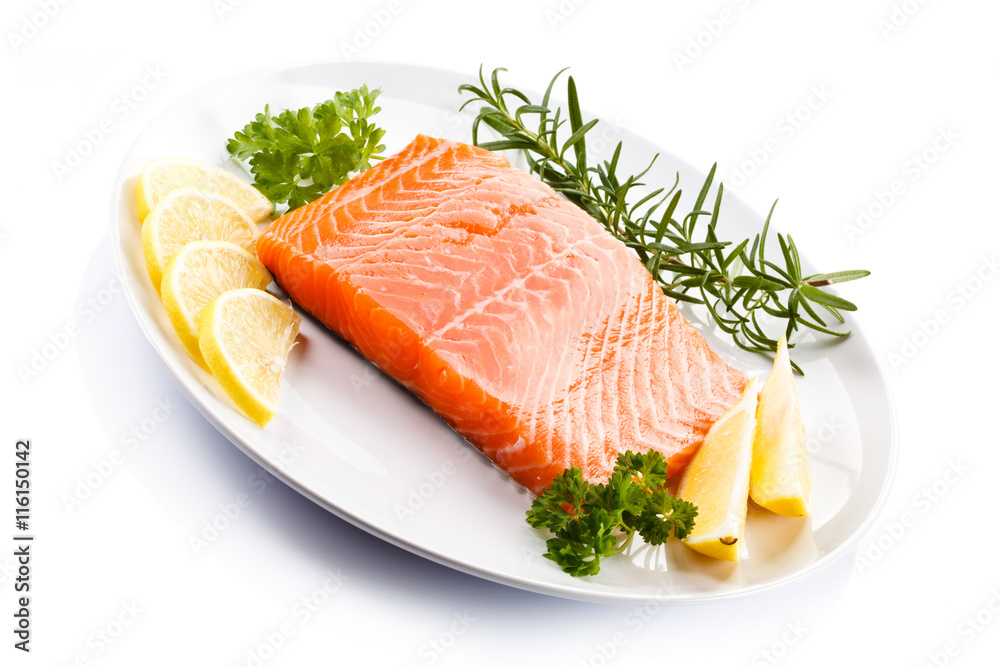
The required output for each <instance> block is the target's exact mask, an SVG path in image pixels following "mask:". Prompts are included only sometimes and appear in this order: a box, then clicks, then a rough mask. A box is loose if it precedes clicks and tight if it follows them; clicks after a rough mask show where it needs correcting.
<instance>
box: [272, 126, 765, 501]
mask: <svg viewBox="0 0 1000 667" xmlns="http://www.w3.org/2000/svg"><path fill="white" fill-rule="evenodd" d="M257 253H258V255H259V257H260V260H261V261H262V262H263V263H264V264H265V265H266V266H267V268H268V269H270V270H271V272H272V273H273V274H274V276H275V278H276V280H277V281H278V284H280V285H281V287H282V288H283V289H284V290H285V291H286V292H287V293H288V294H289V296H291V298H292V299H293V300H294V301H295V302H297V303H298V304H299V305H300V306H301V307H302V308H304V309H305V310H307V311H308V312H310V313H312V314H313V315H314V316H315V317H316V318H317V319H319V320H320V321H321V322H323V323H324V324H325V325H326V326H328V327H329V328H330V329H332V330H333V331H334V332H335V333H336V334H337V335H339V336H340V337H342V338H343V339H344V340H346V341H347V342H348V343H350V344H351V345H353V346H354V347H355V348H356V349H357V350H358V351H360V352H361V354H363V355H364V356H365V357H367V358H368V359H369V360H371V361H372V362H374V363H375V364H376V365H377V366H378V367H379V368H381V369H382V370H383V371H384V372H385V373H387V374H388V375H390V376H391V377H393V378H394V379H395V380H396V381H398V382H399V383H401V384H402V385H403V386H404V387H406V388H407V389H409V390H410V391H412V392H413V393H414V394H416V396H418V397H419V398H420V399H421V400H422V401H423V402H424V403H426V404H427V405H428V406H429V407H430V408H431V409H433V410H434V411H435V412H436V413H437V414H438V415H440V416H441V417H442V418H443V419H444V420H445V421H446V422H447V423H448V424H450V425H451V426H452V427H453V428H454V429H455V430H456V431H458V432H459V433H460V434H462V435H463V436H464V437H465V438H466V439H467V440H468V441H469V442H471V443H472V444H474V445H475V446H476V447H477V448H479V449H480V450H481V451H482V452H483V453H484V454H485V455H486V456H488V457H489V458H490V459H492V460H493V461H494V462H495V463H496V464H497V465H498V466H500V468H502V469H503V470H505V471H506V472H507V473H508V474H509V475H510V476H511V477H512V478H513V479H515V480H516V481H517V482H519V483H521V484H522V485H524V486H525V487H527V488H528V489H530V490H531V491H534V492H535V493H539V492H541V491H542V490H543V489H544V488H545V487H546V486H548V485H549V484H550V483H551V482H552V479H553V478H554V477H555V476H556V475H557V474H559V473H560V472H562V471H563V470H565V469H566V468H568V467H569V466H571V465H575V466H577V467H579V468H581V469H582V470H583V474H584V477H585V478H586V479H588V480H590V481H594V482H599V481H604V480H605V479H607V477H608V476H609V475H610V473H611V469H612V468H613V466H614V462H615V459H616V457H617V455H618V453H619V452H623V451H625V450H633V451H636V452H645V451H647V450H649V449H656V450H658V451H660V452H662V453H663V454H664V456H665V457H666V458H667V461H668V466H669V472H670V473H671V474H673V473H675V472H677V471H678V470H679V469H680V468H682V467H683V466H684V464H686V463H687V461H688V459H689V458H690V457H691V455H692V454H693V453H694V452H695V450H696V449H697V447H698V445H699V444H700V443H701V442H702V440H703V439H704V436H705V434H706V432H707V431H708V428H709V427H710V426H711V425H712V423H713V422H715V420H716V419H718V418H719V417H720V416H722V414H723V413H725V412H726V410H728V409H729V408H730V407H731V406H732V405H734V404H735V403H736V401H737V400H738V399H739V397H740V394H741V393H742V391H743V387H744V385H745V383H746V377H745V376H744V375H743V373H741V372H739V371H737V370H735V369H733V368H731V367H730V366H728V365H727V364H726V363H725V362H723V361H722V360H721V359H720V358H719V357H718V355H716V354H715V353H714V352H713V351H712V350H711V349H710V348H709V346H708V343H707V342H706V341H705V339H704V338H703V337H702V336H701V334H700V333H699V332H698V331H697V330H695V329H694V327H692V326H691V324H690V323H689V322H688V321H687V320H686V319H685V318H684V317H683V316H682V315H681V313H680V312H679V311H678V310H677V308H676V307H675V306H674V304H673V302H672V301H671V300H670V299H669V298H667V297H666V296H665V295H664V294H663V292H662V291H661V290H660V288H659V287H658V286H657V285H656V283H655V282H654V281H653V279H652V277H651V276H650V275H649V273H648V272H647V271H646V269H645V268H644V267H643V265H642V263H641V262H640V261H639V259H638V258H637V257H636V256H635V254H634V253H633V252H632V251H631V250H629V249H628V248H626V247H625V246H624V245H623V244H622V243H621V242H619V241H618V240H617V239H615V238H614V237H613V236H612V235H611V234H609V233H608V232H607V231H606V230H605V229H604V228H603V227H602V226H601V225H600V224H599V223H598V222H597V221H595V220H594V219H592V218H591V217H589V216H588V215H587V214H586V213H585V212H584V211H582V210H581V209H580V208H579V207H577V206H576V205H574V204H572V203H571V202H569V201H567V200H566V199H565V198H563V197H561V196H560V195H558V194H557V193H556V192H555V191H554V190H552V189H551V188H550V187H549V186H547V185H545V184H544V183H542V182H540V181H539V180H538V179H536V178H535V177H533V176H532V175H530V174H528V173H525V172H524V171H522V170H520V169H516V168H514V167H512V166H510V164H509V163H508V162H507V160H506V158H504V157H503V156H501V155H499V154H496V153H491V152H489V151H486V150H483V149H480V148H477V147H474V146H469V145H466V144H461V143H456V142H452V141H446V140H442V139H434V138H430V137H426V136H418V137H417V138H416V139H415V140H414V141H413V142H412V143H411V144H410V145H408V146H407V147H406V148H404V149H403V150H402V151H401V152H400V153H398V154H396V155H395V156H393V157H391V158H389V159H387V160H385V161H384V162H382V163H381V164H379V165H378V166H376V167H374V168H373V169H370V170H368V171H366V172H363V173H362V174H360V175H358V176H357V177H355V178H354V179H352V180H351V181H349V182H348V183H346V184H344V185H343V186H341V187H340V188H338V189H336V190H334V191H332V192H330V193H328V194H326V195H325V196H323V197H321V198H320V199H318V200H316V201H315V202H313V203H311V204H308V205H306V206H303V207H301V208H298V209H296V210H295V211H292V212H290V213H288V214H286V215H284V216H282V217H281V218H279V219H278V220H277V221H275V222H274V223H273V224H272V225H271V226H270V227H269V228H268V229H267V230H266V231H265V232H264V233H263V234H262V235H261V237H260V238H259V239H258V242H257Z"/></svg>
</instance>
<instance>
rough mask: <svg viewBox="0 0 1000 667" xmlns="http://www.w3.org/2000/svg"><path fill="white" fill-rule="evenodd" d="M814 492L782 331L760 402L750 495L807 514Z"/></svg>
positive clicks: (769, 504)
mask: <svg viewBox="0 0 1000 667" xmlns="http://www.w3.org/2000/svg"><path fill="white" fill-rule="evenodd" d="M811 493H812V480H811V478H810V477H809V456H808V454H807V453H806V432H805V426H804V425H803V423H802V413H801V411H800V410H799V398H798V395H797V393H796V391H795V384H794V380H793V377H792V365H791V363H790V362H789V360H788V345H787V343H786V341H785V337H784V336H782V337H781V340H780V341H778V351H777V354H776V355H775V357H774V369H773V370H772V371H771V374H770V375H769V376H768V377H767V381H766V382H764V387H763V389H761V392H760V403H759V404H758V406H757V437H756V440H755V441H754V445H753V465H752V466H751V467H750V497H751V498H752V499H753V501H754V502H755V503H757V504H758V505H760V506H761V507H763V508H765V509H769V510H771V511H772V512H775V513H777V514H783V515H785V516H806V515H807V514H809V512H810V510H811V501H810V495H811Z"/></svg>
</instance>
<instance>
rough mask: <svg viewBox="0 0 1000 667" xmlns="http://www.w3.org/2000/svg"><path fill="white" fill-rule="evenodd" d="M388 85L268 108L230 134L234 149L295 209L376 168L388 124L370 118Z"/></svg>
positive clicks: (264, 190) (267, 188) (258, 179)
mask: <svg viewBox="0 0 1000 667" xmlns="http://www.w3.org/2000/svg"><path fill="white" fill-rule="evenodd" d="M381 92H382V91H381V90H380V89H378V88H376V89H375V90H372V91H369V90H368V86H361V87H360V88H357V89H355V90H352V91H350V92H346V93H344V92H337V93H336V94H334V96H333V99H330V100H327V101H326V102H322V103H320V104H317V105H316V106H314V107H312V108H309V107H304V108H302V109H299V110H298V111H292V110H290V109H285V110H284V111H282V112H281V113H279V114H278V115H277V116H272V115H271V109H270V106H269V105H265V107H264V113H259V114H257V116H256V118H255V119H254V120H253V121H252V122H251V123H249V124H248V125H247V126H246V127H244V128H243V129H242V130H241V131H239V132H237V133H236V134H235V136H234V137H233V138H232V139H230V140H229V142H228V143H227V145H226V148H227V149H228V150H229V153H230V154H231V155H233V156H234V157H236V158H239V159H241V160H249V162H250V171H251V173H252V174H253V177H254V186H255V187H256V188H257V189H258V190H260V192H261V194H263V195H264V196H265V197H267V198H268V199H269V200H271V203H272V204H274V205H275V206H277V205H278V204H282V203H284V202H288V209H289V210H291V209H295V208H298V207H299V206H302V205H303V204H307V203H309V202H311V201H313V200H314V199H317V198H318V197H319V196H320V195H322V194H323V193H325V192H329V191H330V189H332V188H333V187H335V186H338V185H342V184H343V183H346V182H347V180H348V178H349V177H350V175H351V174H352V173H355V172H359V171H364V170H365V169H369V168H371V161H372V160H381V159H383V156H381V155H378V153H381V152H382V151H384V150H385V146H384V145H382V144H380V143H379V141H381V139H382V137H383V136H384V135H385V130H382V129H381V128H379V127H377V126H375V125H373V124H372V123H370V122H369V120H368V119H369V118H370V117H371V116H374V115H375V114H377V113H378V112H379V111H380V110H381V108H380V107H377V106H375V100H376V98H378V96H379V93H381Z"/></svg>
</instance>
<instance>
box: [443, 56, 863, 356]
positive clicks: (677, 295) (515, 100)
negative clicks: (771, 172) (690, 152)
mask: <svg viewBox="0 0 1000 667" xmlns="http://www.w3.org/2000/svg"><path fill="white" fill-rule="evenodd" d="M505 71H506V70H505V69H504V68H497V69H495V70H493V74H492V76H491V77H490V81H489V82H488V83H487V81H486V78H485V77H484V75H483V70H482V68H480V70H479V83H480V85H479V86H476V85H473V84H463V85H461V86H459V92H466V93H470V94H471V95H472V96H473V97H472V99H469V100H467V101H466V102H465V103H464V104H463V105H462V108H463V109H464V108H465V106H467V105H469V104H472V103H475V102H479V103H481V106H480V108H479V112H478V115H477V116H476V118H475V120H474V121H473V124H472V141H473V143H474V144H476V145H477V146H481V147H482V148H486V149H488V150H494V151H499V150H512V149H513V150H520V151H523V153H524V155H525V157H526V159H527V161H528V165H529V167H530V169H531V171H532V172H533V173H535V174H537V175H538V177H539V178H540V179H541V180H542V181H544V182H545V183H548V184H549V185H550V186H551V187H552V188H553V189H554V190H556V191H558V192H560V193H562V194H563V195H564V196H565V197H566V198H567V199H569V200H570V201H572V202H573V203H575V204H577V205H578V206H580V207H581V208H582V209H583V210H585V211H587V213H589V214H590V215H591V216H593V217H594V218H595V219H596V220H597V221H598V222H600V223H601V224H602V225H604V227H605V228H606V229H607V230H608V231H609V232H611V234H613V235H614V236H615V237H616V238H618V239H619V240H620V241H622V242H623V243H624V244H625V245H627V246H628V247H630V248H632V249H633V250H634V251H635V252H636V254H637V255H638V256H639V259H641V260H642V262H643V264H644V265H645V267H646V269H647V270H648V271H649V272H650V274H651V275H652V276H653V278H654V279H655V280H656V282H657V283H659V285H660V287H661V288H662V289H663V293H664V294H666V295H667V296H669V297H671V298H673V299H675V300H677V301H686V302H689V303H696V304H703V305H705V306H707V308H708V311H709V313H711V315H712V319H713V320H715V322H716V323H717V324H718V326H719V327H720V328H721V329H722V330H723V331H725V332H726V333H728V334H730V335H731V336H732V337H733V340H734V341H735V342H736V345H738V346H739V347H740V348H742V349H744V350H748V351H750V352H757V353H761V354H767V353H769V352H774V351H775V350H776V349H777V345H778V338H780V335H779V336H774V335H773V334H771V333H769V332H767V331H766V329H767V328H771V327H768V322H767V317H765V316H770V317H773V318H777V319H778V320H786V321H787V322H786V324H785V326H784V333H785V335H786V336H788V337H789V338H791V335H792V333H793V332H795V331H796V330H798V329H799V327H800V326H801V327H806V328H809V329H813V330H815V331H817V332H819V333H821V334H825V335H830V336H837V337H843V336H847V335H849V334H850V331H837V330H834V329H832V328H830V327H831V325H830V324H829V323H828V322H827V320H826V318H827V317H832V318H833V319H834V320H836V322H837V323H841V324H842V323H843V322H844V316H843V315H842V314H841V311H853V310H857V306H855V305H854V304H853V303H851V302H850V301H848V300H846V299H844V298H841V297H839V296H837V295H835V294H831V293H830V292H828V291H826V290H824V289H823V288H824V287H826V286H828V285H832V284H834V283H842V282H847V281H849V280H857V279H858V278H864V277H865V276H867V275H869V272H868V271H837V272H834V273H817V274H814V275H810V276H803V275H802V266H801V264H800V262H799V252H798V249H797V247H796V245H795V242H794V241H793V240H792V237H791V236H789V235H787V234H786V235H782V234H777V238H778V246H779V248H780V250H781V260H780V261H779V262H778V263H776V262H774V261H771V260H770V259H768V257H767V256H766V255H765V252H764V246H765V242H766V240H767V236H768V228H769V227H770V224H771V216H772V215H773V214H774V207H775V206H776V205H777V201H775V204H774V205H772V206H771V210H770V211H769V212H768V214H767V219H766V220H765V221H764V227H763V229H762V230H761V232H760V233H759V234H757V235H755V236H754V238H753V239H745V240H744V241H742V242H740V243H737V244H735V245H734V244H733V243H732V242H729V241H721V240H719V238H718V237H717V235H716V231H715V230H716V225H717V223H718V221H719V209H720V208H721V205H722V192H723V187H722V183H719V184H718V186H717V188H716V190H715V198H714V202H713V203H712V204H711V207H708V206H706V204H707V203H708V201H709V195H710V193H711V192H712V188H713V185H714V181H715V170H716V165H712V169H711V170H710V171H709V172H708V176H707V178H706V179H705V182H704V184H702V186H701V189H700V190H699V191H698V196H697V198H696V199H695V202H694V207H693V208H692V210H691V211H690V212H688V213H686V214H684V215H681V214H680V213H678V211H677V207H678V205H679V203H680V199H681V192H682V191H681V189H680V187H679V185H680V174H679V173H678V174H677V177H676V179H675V181H674V184H673V185H672V186H671V187H670V188H669V189H667V188H662V187H661V188H656V189H653V190H649V188H647V187H646V185H645V183H643V181H642V179H643V178H644V177H645V176H646V174H647V173H649V170H650V169H651V168H652V166H653V163H654V162H655V161H656V157H657V156H654V157H653V159H652V160H651V161H650V162H649V165H648V166H647V167H646V168H645V169H644V170H643V171H642V172H640V173H638V174H633V175H629V176H627V177H623V176H621V175H619V173H618V161H619V158H620V156H621V152H622V142H620V141H619V142H618V145H617V146H616V148H615V150H614V153H613V155H612V157H611V160H610V161H603V162H600V163H598V164H596V165H590V164H588V162H587V145H586V135H587V133H588V132H589V131H590V130H592V129H593V128H594V126H595V125H597V120H596V119H594V120H591V121H588V122H586V123H584V122H583V116H582V114H581V113H580V103H579V99H578V97H577V90H576V83H575V82H574V81H573V77H572V76H570V77H568V79H567V84H566V87H567V113H566V114H565V115H564V114H563V110H562V109H561V108H560V107H556V108H555V110H553V109H551V108H550V103H549V100H550V98H551V96H552V90H553V88H554V87H555V84H556V81H557V80H558V79H559V77H560V76H561V75H562V74H563V72H565V71H566V70H565V69H563V70H561V71H559V72H558V73H557V74H556V75H555V76H554V77H552V80H551V82H550V83H549V85H548V88H547V89H546V90H545V95H544V96H543V97H542V101H541V103H540V104H535V103H533V102H531V100H529V99H528V97H527V96H526V95H525V94H524V93H522V92H521V91H519V90H516V89H514V88H505V87H502V86H501V84H500V80H499V74H500V72H505ZM529 117H534V118H535V119H536V120H537V124H533V125H532V126H531V127H529V125H528V124H527V122H526V119H527V118H529ZM567 123H568V124H569V136H568V137H566V138H565V140H562V139H561V137H560V130H564V131H565V127H566V124H567ZM482 124H486V125H487V126H488V127H490V128H492V129H493V130H495V131H496V132H497V133H498V134H499V135H500V139H498V140H495V141H480V140H479V130H480V126H481V125H482ZM563 136H565V134H564V135H563ZM633 200H634V201H633ZM702 218H705V219H707V224H704V225H699V224H698V223H699V222H701V219H702ZM833 326H836V325H835V324H834V325H833ZM789 347H793V346H792V345H789ZM792 365H793V366H794V367H795V369H796V370H797V371H798V372H799V373H801V372H802V369H801V368H799V367H798V366H797V365H796V364H795V363H794V362H793V363H792Z"/></svg>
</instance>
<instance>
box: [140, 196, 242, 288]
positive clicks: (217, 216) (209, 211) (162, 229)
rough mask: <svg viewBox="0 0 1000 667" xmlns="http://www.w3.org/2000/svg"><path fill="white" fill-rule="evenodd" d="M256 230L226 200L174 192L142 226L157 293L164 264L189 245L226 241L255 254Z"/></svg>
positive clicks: (146, 252) (147, 257)
mask: <svg viewBox="0 0 1000 667" xmlns="http://www.w3.org/2000/svg"><path fill="white" fill-rule="evenodd" d="M256 234H257V228H256V227H255V226H254V223H253V221H251V220H250V218H248V217H247V216H246V215H245V214H244V213H243V212H242V211H240V210H239V209H238V208H237V207H236V206H235V205H234V204H233V203H232V202H230V201H229V200H228V199H224V198H222V197H220V196H218V195H213V194H210V193H207V192H201V191H200V190H176V191H174V192H172V193H170V194H169V195H167V196H166V197H165V198H164V199H163V200H162V201H161V202H160V203H159V204H157V205H156V208H154V209H153V210H152V211H150V213H149V215H148V216H146V221H145V222H144V223H143V225H142V252H143V255H144V256H145V258H146V270H147V271H149V279H150V280H152V281H153V286H154V287H155V288H156V291H157V293H159V291H160V283H161V281H162V280H163V271H164V269H166V266H167V262H168V261H170V258H171V257H173V256H174V254H176V253H177V251H179V250H180V249H181V248H183V247H184V246H185V245H187V244H188V243H190V242H191V241H229V242H230V243H234V244H236V245H238V246H239V247H241V248H243V249H244V250H246V251H247V252H251V253H253V252H255V248H254V237H255V236H256Z"/></svg>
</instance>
